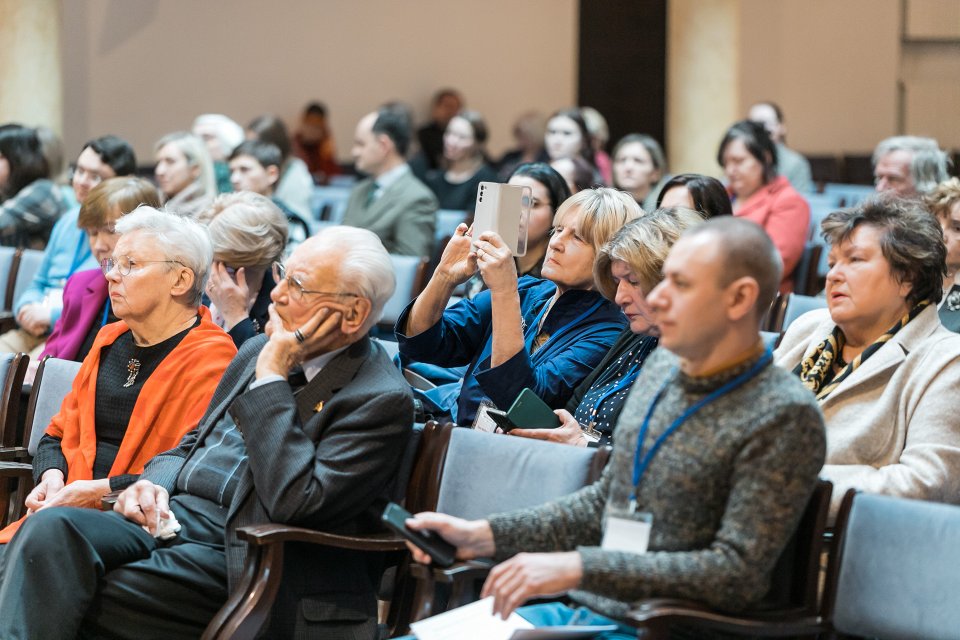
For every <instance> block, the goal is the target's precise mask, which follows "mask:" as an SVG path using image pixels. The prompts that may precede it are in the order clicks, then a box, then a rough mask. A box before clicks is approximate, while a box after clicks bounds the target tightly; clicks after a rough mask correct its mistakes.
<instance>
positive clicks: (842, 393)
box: [776, 196, 960, 510]
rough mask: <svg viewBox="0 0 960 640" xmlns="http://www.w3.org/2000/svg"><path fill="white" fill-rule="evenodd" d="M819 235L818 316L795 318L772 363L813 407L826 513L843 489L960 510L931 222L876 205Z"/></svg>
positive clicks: (840, 214)
mask: <svg viewBox="0 0 960 640" xmlns="http://www.w3.org/2000/svg"><path fill="white" fill-rule="evenodd" d="M821 228H822V230H823V236H824V238H826V239H827V241H828V242H829V243H830V245H831V247H830V254H829V255H830V257H829V264H830V271H829V272H828V273H827V286H826V296H827V307H828V308H827V309H820V310H817V311H812V312H810V313H808V314H806V315H804V316H801V317H800V318H799V319H798V320H796V321H794V323H793V324H791V325H790V329H789V330H788V331H787V333H786V335H785V336H784V338H783V342H782V343H781V345H780V347H779V348H778V349H777V352H776V359H777V364H779V365H780V366H783V367H785V368H787V369H792V370H793V372H794V374H796V375H797V376H799V378H800V380H801V381H802V382H803V383H804V384H805V385H806V386H807V387H808V388H809V389H810V390H811V392H813V393H814V394H816V397H817V399H818V400H819V401H820V408H821V409H822V410H823V414H824V418H825V419H826V423H827V436H828V437H827V461H826V465H825V466H824V468H823V471H822V473H821V475H822V476H823V477H824V478H826V479H828V480H830V481H832V482H833V485H834V510H835V509H836V507H837V506H838V504H839V501H840V499H841V498H842V497H843V494H844V493H845V492H846V490H847V489H851V488H854V489H859V490H861V491H866V492H870V493H883V494H888V495H895V496H901V497H906V498H916V499H921V500H933V501H940V502H958V501H960V430H958V429H957V426H956V398H957V397H960V336H958V335H957V334H955V333H952V332H950V331H948V330H947V329H945V328H944V327H943V326H942V325H941V323H940V319H939V317H938V315H937V302H939V301H940V298H941V296H942V295H943V290H942V288H941V287H942V282H943V276H944V274H945V272H946V263H945V259H946V248H945V246H944V242H943V233H942V232H941V230H940V225H939V224H938V223H937V221H936V220H935V219H934V217H933V216H931V215H930V214H929V213H928V212H927V211H926V210H925V209H924V208H923V206H922V205H921V204H920V203H919V202H918V201H915V200H906V199H901V198H896V197H893V196H875V197H873V198H870V199H868V200H867V201H865V202H864V203H863V204H861V205H860V206H858V207H855V208H853V209H846V210H842V211H837V212H834V213H831V214H830V215H829V216H827V217H826V218H825V219H824V221H823V223H822V225H821Z"/></svg>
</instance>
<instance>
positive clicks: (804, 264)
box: [793, 242, 823, 295]
mask: <svg viewBox="0 0 960 640" xmlns="http://www.w3.org/2000/svg"><path fill="white" fill-rule="evenodd" d="M822 251H823V245H821V244H817V243H816V242H807V243H806V244H805V245H804V247H803V253H802V254H800V261H799V262H797V266H796V268H795V269H794V270H793V289H794V291H796V292H797V293H800V294H803V295H816V293H817V292H818V291H820V283H819V280H818V278H817V268H818V266H819V264H820V254H821V252H822Z"/></svg>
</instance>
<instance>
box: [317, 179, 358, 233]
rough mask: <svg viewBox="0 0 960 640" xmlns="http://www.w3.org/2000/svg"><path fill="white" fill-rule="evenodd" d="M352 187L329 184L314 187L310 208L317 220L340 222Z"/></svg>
mask: <svg viewBox="0 0 960 640" xmlns="http://www.w3.org/2000/svg"><path fill="white" fill-rule="evenodd" d="M350 191H351V187H349V186H328V187H314V188H313V195H312V197H311V199H310V210H311V213H312V214H313V217H314V219H316V220H325V221H329V222H333V223H334V224H340V223H341V222H343V214H344V213H345V212H346V210H347V202H348V201H349V200H350Z"/></svg>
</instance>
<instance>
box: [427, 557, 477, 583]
mask: <svg viewBox="0 0 960 640" xmlns="http://www.w3.org/2000/svg"><path fill="white" fill-rule="evenodd" d="M493 566H494V562H493V560H489V559H485V558H484V559H479V560H468V561H466V562H457V563H454V564H453V565H451V566H449V567H447V568H443V567H435V566H433V565H426V564H419V563H413V564H411V565H410V574H411V575H413V577H414V578H417V579H418V580H425V579H429V578H432V579H433V580H435V581H437V582H440V583H444V584H453V583H455V582H460V581H463V580H484V579H486V577H487V574H489V573H490V569H492V568H493Z"/></svg>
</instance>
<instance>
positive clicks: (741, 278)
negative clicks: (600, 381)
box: [407, 217, 825, 640]
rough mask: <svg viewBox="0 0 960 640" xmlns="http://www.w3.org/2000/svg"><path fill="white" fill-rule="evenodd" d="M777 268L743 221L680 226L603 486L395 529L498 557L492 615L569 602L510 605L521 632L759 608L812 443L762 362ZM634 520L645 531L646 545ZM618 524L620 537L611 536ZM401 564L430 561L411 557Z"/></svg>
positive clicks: (653, 297) (819, 422)
mask: <svg viewBox="0 0 960 640" xmlns="http://www.w3.org/2000/svg"><path fill="white" fill-rule="evenodd" d="M779 271H780V258H779V256H778V255H777V251H776V249H775V248H774V246H773V244H772V243H771V242H770V239H769V237H767V235H766V234H764V233H763V231H762V230H761V229H760V228H759V227H758V226H757V225H755V224H753V223H752V222H748V221H746V220H737V219H734V218H730V217H726V218H717V219H713V220H709V221H707V222H705V223H703V224H701V225H698V226H695V227H694V228H692V229H690V230H688V231H687V232H686V233H685V234H684V235H683V237H681V238H680V240H678V241H677V243H676V244H674V245H673V248H672V249H671V250H670V253H669V254H668V255H667V259H666V261H665V263H664V266H663V275H664V279H663V281H662V282H661V283H660V284H658V285H657V286H656V288H654V289H653V291H652V292H650V295H649V296H647V302H648V303H649V304H650V306H651V308H652V309H653V319H654V321H655V322H656V323H657V325H658V326H659V327H660V334H661V335H660V346H659V347H658V348H657V349H656V350H655V351H654V352H653V353H652V354H650V356H649V357H648V358H647V360H646V362H645V363H644V365H643V369H642V370H641V372H640V375H639V377H638V378H637V381H636V382H635V383H634V385H633V387H632V389H631V391H630V394H629V396H628V398H627V400H626V405H625V407H624V408H623V411H622V412H621V413H620V418H619V420H618V422H617V427H616V438H615V439H614V443H613V455H612V456H611V458H610V463H609V464H608V465H607V467H606V469H605V470H604V473H603V476H602V477H601V478H600V479H599V480H598V481H597V482H595V483H594V484H593V485H591V486H589V487H586V488H584V489H582V490H580V491H577V492H575V493H572V494H570V495H567V496H563V497H561V498H558V499H556V500H553V501H552V502H548V503H546V504H543V505H539V506H536V507H531V508H527V509H520V510H517V511H512V512H509V513H501V514H496V515H493V516H490V517H488V518H486V519H484V520H473V521H467V520H463V519H460V518H455V517H453V516H449V515H444V514H439V513H418V514H416V516H415V517H414V518H412V519H410V520H407V526H409V527H410V528H412V529H414V530H420V531H423V530H432V531H434V532H436V533H437V534H438V535H440V536H441V537H443V538H444V539H445V540H447V541H448V542H450V543H451V544H453V545H455V546H456V547H457V557H458V558H460V559H470V558H481V557H492V558H493V559H494V560H495V561H496V562H499V563H500V564H498V565H497V566H495V567H494V568H493V569H492V570H491V571H490V575H489V577H488V578H487V580H486V583H485V584H484V586H483V590H482V595H483V596H493V597H494V606H493V609H494V613H496V614H500V615H502V616H503V617H506V616H507V615H508V614H509V613H511V612H512V611H514V610H515V609H517V607H518V606H520V605H522V604H523V603H524V602H525V601H527V600H529V599H531V598H538V597H543V596H547V595H548V594H550V595H555V594H558V593H564V594H566V596H567V597H568V598H569V599H570V600H572V601H573V603H574V604H573V606H568V605H566V604H562V603H558V602H553V603H546V604H536V605H531V606H528V607H524V608H522V609H519V610H518V613H519V615H521V616H522V617H524V618H526V619H527V620H528V621H530V622H531V623H532V624H533V625H534V626H544V625H548V624H553V625H558V624H559V625H564V624H574V623H575V624H614V625H616V626H617V631H614V632H608V633H604V634H603V637H604V638H610V639H611V640H612V639H614V638H616V639H617V640H620V639H621V638H622V639H627V638H636V637H637V630H636V629H633V628H630V627H628V626H627V625H625V624H620V623H618V622H617V619H622V618H623V617H625V616H626V614H627V612H628V611H629V610H630V609H631V608H632V607H633V604H632V603H635V602H636V601H637V600H640V599H642V598H650V597H658V598H683V599H692V600H697V601H700V602H703V603H704V604H706V605H707V606H710V607H715V608H719V609H721V610H726V611H738V610H742V609H745V608H748V607H750V606H751V605H754V604H756V603H758V602H759V601H760V600H761V599H762V598H763V597H764V595H766V593H767V592H768V591H769V589H770V583H771V573H772V569H773V566H774V564H775V563H776V562H777V558H778V557H779V556H780V554H781V553H782V552H783V550H784V548H785V547H786V546H787V544H788V542H789V540H790V537H791V536H792V534H793V532H794V530H795V529H796V527H797V524H798V523H799V521H800V518H801V516H802V515H803V512H804V510H805V509H806V506H807V503H808V501H809V499H810V495H811V493H812V492H813V490H814V487H815V486H816V484H817V472H818V471H819V470H820V467H821V466H822V465H823V456H824V447H825V444H824V440H825V436H824V426H823V417H822V416H821V414H820V411H819V409H818V408H817V404H816V402H815V401H814V399H813V398H812V397H811V396H810V394H809V393H808V392H807V391H806V390H805V389H804V388H803V386H802V385H801V384H799V382H798V381H797V380H796V379H795V378H793V377H792V376H791V375H790V374H789V373H788V372H786V371H784V370H782V369H780V368H779V367H775V366H772V354H771V353H770V352H769V350H767V349H766V348H765V347H764V343H763V340H762V339H761V337H760V332H759V329H760V323H761V321H762V319H763V316H764V314H765V313H766V310H767V308H768V307H769V305H770V303H771V301H772V300H773V298H774V296H775V295H776V292H777V283H778V282H779V281H780V277H779ZM654 443H656V444H654ZM507 489H509V487H507ZM642 523H648V524H647V525H646V526H647V527H651V526H652V528H650V529H648V531H650V536H649V542H648V543H646V544H644V542H642V541H641V540H639V539H638V538H640V537H641V536H640V534H639V533H637V530H638V528H640V527H642V526H643V524H642ZM650 523H652V525H651V524H650ZM615 526H617V527H618V528H621V530H624V529H626V530H627V531H630V532H631V533H630V535H624V536H623V537H622V538H621V539H620V540H616V539H615V537H614V536H613V535H611V533H612V530H613V529H614V527H615ZM624 539H625V540H624ZM413 557H414V559H415V560H416V561H418V562H428V561H429V557H428V556H427V555H426V554H424V553H423V552H421V551H419V550H413ZM575 607H579V608H575ZM574 619H576V622H573V621H574ZM548 620H549V621H548Z"/></svg>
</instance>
